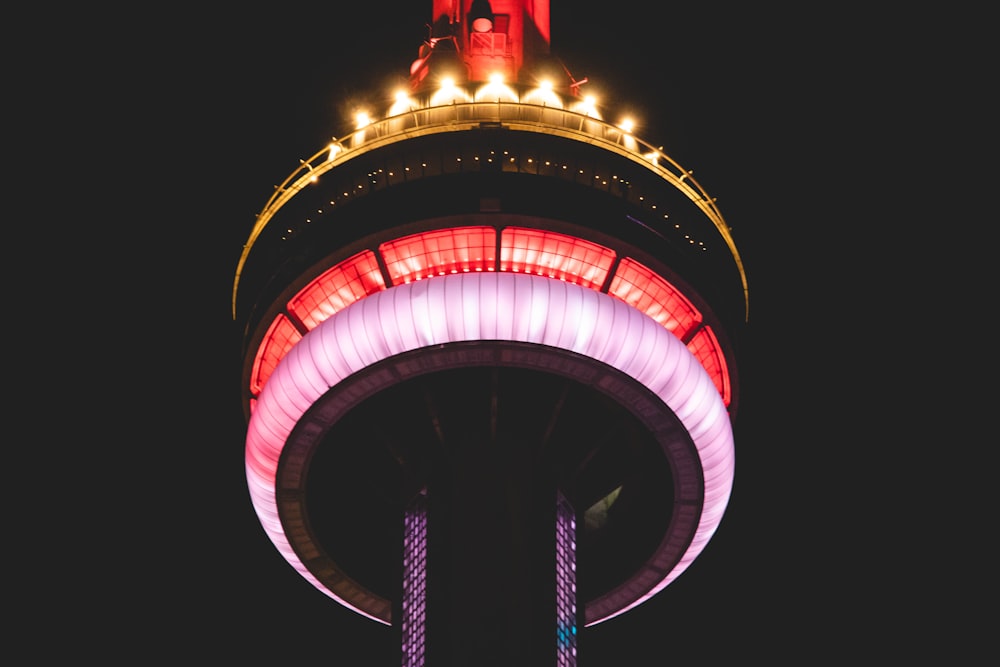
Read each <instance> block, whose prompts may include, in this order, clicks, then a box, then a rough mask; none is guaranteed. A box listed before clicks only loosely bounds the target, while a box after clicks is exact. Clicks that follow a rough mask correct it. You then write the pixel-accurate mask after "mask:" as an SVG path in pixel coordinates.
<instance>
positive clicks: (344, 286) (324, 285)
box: [288, 250, 385, 330]
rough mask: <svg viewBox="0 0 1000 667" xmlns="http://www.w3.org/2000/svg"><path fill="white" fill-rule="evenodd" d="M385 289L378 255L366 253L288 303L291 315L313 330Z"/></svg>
mask: <svg viewBox="0 0 1000 667" xmlns="http://www.w3.org/2000/svg"><path fill="white" fill-rule="evenodd" d="M384 289H385V281H384V280H382V272H381V271H380V270H379V268H378V261H377V260H376V259H375V253H373V252H372V251H371V250H365V251H364V252H360V253H358V254H357V255H355V256H354V257H351V258H350V259H346V260H344V261H343V262H341V263H340V264H337V265H336V266H334V267H333V268H331V269H329V270H328V271H326V272H325V273H323V274H322V275H320V276H319V277H318V278H316V279H315V280H314V281H312V282H311V283H309V284H308V285H307V286H306V287H305V289H303V290H302V291H300V292H299V293H298V294H296V295H295V296H294V297H293V298H292V300H291V301H289V302H288V312H289V313H291V314H292V315H294V316H295V317H296V318H298V320H299V321H300V322H302V324H303V326H305V328H306V330H312V329H314V328H316V326H317V325H318V324H319V323H320V322H322V321H323V320H325V319H326V318H328V317H330V316H331V315H333V314H334V313H336V312H337V311H339V310H343V309H344V308H346V307H347V306H349V305H351V304H352V303H354V302H355V301H360V300H361V299H363V298H365V297H366V296H369V295H371V294H374V293H375V292H379V291H381V290H384Z"/></svg>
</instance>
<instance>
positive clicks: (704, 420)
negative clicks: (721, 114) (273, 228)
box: [246, 273, 734, 616]
mask: <svg viewBox="0 0 1000 667" xmlns="http://www.w3.org/2000/svg"><path fill="white" fill-rule="evenodd" d="M472 340H503V341H519V342H528V343H538V344H541V345H548V346H551V347H556V348H561V349H564V350H569V351H572V352H576V353H579V354H583V355H586V356H588V357H591V358H593V359H596V360H598V361H601V362H604V363H606V364H608V365H610V366H613V367H615V368H617V369H618V370H620V371H622V372H624V373H626V374H627V375H629V376H631V377H633V378H635V379H636V380H637V381H638V382H640V383H642V384H643V385H645V386H646V387H648V388H649V389H650V390H651V391H652V392H654V393H655V394H657V395H658V396H659V397H660V398H661V399H662V400H663V401H664V402H665V403H666V404H667V405H668V406H669V407H670V408H671V410H673V412H674V413H675V414H676V415H677V417H678V418H679V419H680V421H681V423H683V424H684V426H685V428H686V429H687V431H688V433H689V434H690V435H691V437H692V440H693V441H694V443H695V446H696V447H697V449H698V453H699V456H700V459H701V461H702V468H703V475H704V480H705V505H704V507H703V508H702V512H701V517H700V520H699V524H698V530H697V533H696V534H695V536H694V539H693V541H692V542H691V544H690V546H689V547H688V548H687V550H686V552H685V553H684V555H683V557H682V558H681V559H680V562H679V563H678V565H677V566H676V567H674V568H673V570H672V571H671V572H669V573H666V574H665V575H664V577H663V578H662V580H661V581H659V582H658V583H656V584H655V585H653V586H652V587H651V589H650V590H649V592H648V594H646V595H643V596H641V599H638V600H636V601H635V603H634V604H632V605H629V607H632V606H635V604H639V603H640V602H641V601H642V600H645V599H647V598H648V597H650V596H651V595H653V594H655V593H656V592H657V591H659V590H661V589H662V588H663V587H664V586H666V585H667V584H668V583H670V582H671V581H672V580H673V579H675V578H676V577H677V576H678V575H679V574H680V573H681V572H683V571H684V570H685V569H686V568H687V566H688V565H689V564H690V563H691V562H692V561H693V560H694V559H695V558H696V557H697V556H698V554H699V553H700V552H701V551H702V549H703V548H704V546H705V544H706V543H707V542H708V540H709V538H710V537H711V536H712V534H713V533H714V532H715V530H716V528H717V527H718V525H719V522H720V521H721V519H722V514H723V512H724V511H725V508H726V504H727V503H728V502H729V495H730V492H731V489H732V483H733V467H734V448H733V435H732V428H731V425H730V421H729V415H728V413H727V411H726V408H725V405H724V404H723V402H722V398H721V397H720V396H719V393H718V391H717V390H716V388H715V385H714V384H713V383H712V381H711V379H710V378H709V376H708V374H707V373H706V372H705V370H704V369H703V368H702V367H701V365H700V364H699V363H698V362H697V360H696V359H695V358H694V356H693V355H692V354H691V353H690V351H689V350H688V349H687V347H685V346H684V344H683V343H682V342H681V341H680V340H678V339H677V338H676V337H675V336H674V335H673V334H671V333H670V332H669V331H667V330H666V329H664V328H663V327H662V326H661V325H659V324H657V323H656V322H655V321H654V320H653V319H651V318H649V317H647V316H646V315H645V314H643V313H641V312H640V311H638V310H636V309H635V308H633V307H631V306H629V305H628V304H626V303H624V302H623V301H621V300H619V299H615V298H613V297H610V296H608V295H606V294H603V293H600V292H596V291H594V290H591V289H587V288H584V287H580V286H577V285H573V284H570V283H565V282H562V281H559V280H553V279H549V278H544V277H540V276H530V275H525V274H516V273H463V274H456V275H451V276H444V277H436V278H431V279H429V280H423V281H418V282H414V283H409V284H405V285H400V286H398V287H393V288H391V289H388V290H385V291H383V292H377V293H375V294H374V295H372V296H369V297H368V298H366V299H364V300H362V301H360V302H357V303H355V304H353V305H351V306H349V307H348V308H345V309H344V310H342V311H340V312H338V313H337V314H336V315H334V316H333V317H331V318H330V319H328V320H326V321H325V322H323V323H322V324H321V325H319V326H318V327H316V328H315V329H314V330H312V331H311V332H309V333H308V334H307V335H306V336H305V337H304V338H303V339H302V340H301V341H300V342H299V344H298V345H296V346H295V347H294V348H293V349H292V350H291V351H290V352H289V353H288V355H286V357H285V358H284V359H283V360H282V361H281V363H280V364H279V365H278V367H277V369H276V370H275V372H274V374H273V375H272V376H271V377H270V379H269V380H268V382H267V385H265V387H264V391H263V392H262V393H261V395H260V398H259V400H258V401H257V407H256V409H255V410H254V413H253V416H252V418H251V419H250V424H249V428H248V433H247V443H246V471H247V481H248V486H249V490H250V496H251V499H252V501H253V505H254V508H255V510H256V512H257V515H258V517H259V518H260V521H261V524H262V525H263V527H264V530H265V531H266V532H267V534H268V536H269V537H270V538H271V541H272V542H273V543H274V545H275V546H276V547H277V549H278V551H279V552H281V554H282V555H283V556H284V557H285V559H286V560H287V561H288V562H289V563H290V564H291V565H292V567H294V568H295V569H296V570H297V571H298V572H299V573H300V574H301V575H302V576H303V577H305V578H306V579H307V580H309V581H310V582H311V583H312V584H313V585H314V586H316V587H317V588H318V589H319V590H321V591H322V592H323V593H325V594H326V595H329V596H330V597H332V598H333V599H335V600H337V601H338V602H341V603H342V604H345V605H346V606H348V607H351V608H352V609H355V610H356V611H358V612H359V613H362V614H364V615H366V616H368V614H367V613H366V612H364V611H362V610H360V609H356V608H355V607H353V606H352V605H350V604H348V603H346V602H345V601H344V600H343V599H341V598H339V597H338V596H337V595H336V594H335V593H333V592H332V591H330V590H328V589H327V588H326V587H324V586H323V585H322V584H321V583H320V582H319V581H318V580H317V579H316V578H315V577H314V576H313V575H312V574H311V573H310V572H309V571H308V569H307V568H306V567H305V565H303V564H302V562H301V561H300V560H299V558H298V557H297V556H296V554H295V552H294V550H293V549H292V547H291V545H290V544H289V542H288V540H287V538H286V537H285V534H284V531H283V529H282V526H281V522H280V520H279V517H278V509H277V502H276V499H275V474H276V471H277V468H278V460H279V458H280V456H281V450H282V448H283V447H284V445H285V441H286V440H287V438H288V436H289V434H290V433H291V432H292V430H293V429H294V427H295V424H296V422H297V421H298V420H299V419H300V418H301V417H302V415H303V414H304V413H305V412H306V410H307V409H308V408H309V407H310V406H311V405H312V404H313V403H315V402H316V401H317V400H318V399H319V398H320V397H321V396H322V395H323V394H324V393H326V391H327V390H328V389H329V388H330V387H332V386H333V385H335V384H337V383H338V382H340V381H341V380H343V379H345V378H347V377H349V376H350V375H352V374H353V373H356V372H358V371H360V370H362V369H363V368H365V367H367V366H370V365H372V364H374V363H376V362H378V361H380V360H382V359H385V358H387V357H389V356H392V355H395V354H399V353H402V352H408V351H411V350H415V349H419V348H422V347H427V346H433V345H440V344H443V343H454V342H460V341H472ZM621 611H625V609H622V610H620V611H619V612H618V613H621Z"/></svg>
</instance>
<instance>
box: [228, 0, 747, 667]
mask: <svg viewBox="0 0 1000 667" xmlns="http://www.w3.org/2000/svg"><path fill="white" fill-rule="evenodd" d="M549 34H550V33H549V15H548V3H547V2H544V1H541V2H530V1H528V0H508V1H506V2H505V1H502V0H494V1H492V2H486V1H485V0H474V1H472V0H462V1H461V2H445V1H443V0H434V2H433V15H432V21H431V22H430V24H429V25H428V34H427V39H426V40H425V41H424V42H423V43H422V44H420V45H419V46H418V48H417V52H416V57H415V59H414V60H413V62H412V63H411V65H410V69H409V80H410V85H409V87H408V89H407V90H405V91H401V92H400V94H399V95H398V96H397V97H396V98H395V101H394V102H393V103H391V104H387V105H386V108H385V109H381V110H377V111H376V110H370V111H371V112H370V113H369V114H368V115H367V116H359V117H358V118H357V120H356V125H355V126H354V127H353V128H352V129H351V130H350V131H349V132H347V133H346V134H344V135H343V136H340V137H338V138H335V139H334V140H333V141H332V142H331V143H330V145H328V146H324V147H322V149H321V150H320V151H318V152H317V153H316V154H315V155H313V156H312V157H311V158H310V159H308V160H303V161H301V163H300V165H299V166H298V167H297V168H296V169H295V170H294V171H293V172H292V173H291V174H290V175H289V176H288V178H287V179H286V180H285V181H284V182H283V183H282V184H281V185H280V186H279V187H278V188H277V189H276V190H275V192H274V193H273V195H272V196H271V198H270V199H269V200H268V201H267V202H266V204H265V205H264V207H263V209H262V210H261V212H260V214H259V215H258V217H257V220H256V221H255V224H254V226H253V229H252V230H251V232H250V235H249V238H248V239H247V241H246V244H245V246H244V250H243V253H242V255H241V257H240V260H239V263H238V266H237V268H236V275H235V279H234V285H233V317H234V319H235V320H236V321H237V322H238V324H239V327H240V331H241V340H242V344H243V348H242V349H243V358H244V360H245V361H244V370H243V383H242V385H243V388H244V389H243V391H244V397H243V398H244V405H245V413H246V416H247V418H248V433H247V441H246V444H247V449H246V451H247V478H248V486H249V489H250V493H251V497H252V499H253V503H254V507H255V510H256V511H257V514H258V516H259V517H260V520H261V523H262V526H263V528H264V530H265V531H266V532H267V534H268V536H269V537H270V539H271V540H272V542H273V543H274V545H275V546H276V548H277V549H278V550H279V552H281V554H282V555H283V556H284V557H285V559H286V560H287V561H288V562H289V564H290V565H291V566H292V567H294V568H295V569H296V570H297V571H298V572H299V573H300V574H301V575H302V576H303V577H304V578H305V579H306V580H308V581H309V582H311V583H312V584H313V585H314V586H316V588H317V589H318V590H319V591H321V592H322V593H324V594H326V595H328V596H329V597H331V598H332V599H334V600H336V601H337V602H339V603H341V604H343V605H345V606H347V607H349V608H351V609H354V610H355V611H357V612H358V613H360V614H362V615H364V616H367V617H369V618H371V619H373V621H376V622H381V623H385V624H387V625H391V626H392V627H393V628H394V629H395V630H396V631H397V632H398V641H399V645H400V647H401V654H402V655H401V662H400V664H403V665H407V666H416V665H425V664H426V665H448V664H460V665H467V664H479V665H491V664H498V665H510V664H520V665H559V666H560V667H563V666H568V665H575V664H576V662H577V650H578V649H580V648H582V649H583V650H584V653H585V637H584V636H583V632H582V629H583V628H585V627H587V626H592V625H595V624H597V623H600V622H602V621H604V620H607V619H609V618H611V617H614V616H617V615H619V614H621V613H624V612H626V611H628V610H629V609H631V608H633V607H635V606H636V605H638V604H641V603H642V602H643V601H644V600H646V599H648V598H649V597H651V596H652V595H655V594H656V593H658V592H659V591H661V590H662V589H663V588H664V587H666V586H667V585H668V584H669V583H670V582H671V581H673V580H674V579H675V578H676V577H677V576H679V575H680V574H681V573H682V572H683V571H684V569H685V568H686V567H687V566H688V565H689V564H690V563H691V562H692V561H693V560H694V558H696V557H697V556H698V554H699V553H700V552H701V550H702V549H703V548H704V546H705V544H706V543H707V541H708V540H709V539H710V537H711V535H712V534H713V533H714V531H715V530H716V528H717V527H718V525H719V523H720V521H721V518H722V514H723V512H724V510H725V507H726V503H727V501H728V497H729V492H730V489H731V485H732V479H733V468H734V445H733V438H732V426H731V424H732V419H733V417H734V416H735V413H736V409H737V404H738V396H739V391H738V377H737V365H736V351H737V346H738V339H739V334H740V330H741V328H742V326H743V324H744V323H745V321H746V318H747V312H748V290H747V281H746V276H745V273H744V271H743V266H742V260H741V258H740V255H739V252H738V251H737V248H736V245H735V242H734V240H733V238H732V236H731V234H730V232H729V229H728V227H727V225H726V223H725V221H724V219H723V217H722V215H721V213H720V211H719V210H718V208H717V207H716V205H715V202H714V200H713V199H712V198H711V197H709V195H708V194H707V193H706V192H705V190H704V189H703V188H702V187H701V185H700V184H699V183H697V182H696V181H695V180H694V179H693V177H692V175H691V174H690V172H688V171H685V170H684V169H683V168H682V167H681V166H680V165H678V164H676V163H675V162H673V161H672V160H671V159H670V158H669V157H668V156H666V155H664V154H663V153H662V152H661V151H660V150H659V149H657V148H655V147H654V146H652V145H650V144H648V143H647V142H645V141H643V140H642V139H640V138H639V137H638V136H636V135H634V134H633V133H632V131H631V128H630V127H629V126H628V124H627V123H624V122H622V123H617V122H614V123H613V122H611V121H609V120H605V118H604V113H605V112H604V111H603V107H602V106H600V105H599V104H597V103H596V102H595V101H594V100H591V99H590V98H589V97H587V96H586V80H576V79H574V78H573V77H572V76H571V75H570V74H569V72H568V70H567V69H566V68H565V67H564V66H563V64H562V63H561V62H560V61H559V60H557V59H555V58H553V57H552V55H551V54H550V52H549V48H548V47H549ZM493 661H495V662H493Z"/></svg>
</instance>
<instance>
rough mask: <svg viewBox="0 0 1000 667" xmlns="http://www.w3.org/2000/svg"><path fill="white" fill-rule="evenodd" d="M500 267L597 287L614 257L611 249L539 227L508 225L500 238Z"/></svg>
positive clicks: (606, 273)
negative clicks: (529, 227)
mask: <svg viewBox="0 0 1000 667" xmlns="http://www.w3.org/2000/svg"><path fill="white" fill-rule="evenodd" d="M500 246H501V247H500V270H501V271H512V272H514V273H531V274H535V275H539V276H545V277H547V278H557V279H559V280H565V281H566V282H568V283H573V284H574V285H581V286H583V287H588V288H590V289H595V290H600V289H601V287H602V286H603V285H604V280H605V278H607V275H608V271H610V270H611V265H612V263H613V262H614V260H615V253H614V251H613V250H611V249H610V248H605V247H604V246H601V245H598V244H596V243H592V242H590V241H584V240H583V239H578V238H574V237H572V236H566V235H565V234H557V233H555V232H547V231H544V230H541V229H526V228H521V227H508V228H507V229H504V230H503V234H502V236H501V237H500Z"/></svg>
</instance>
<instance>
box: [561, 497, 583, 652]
mask: <svg viewBox="0 0 1000 667" xmlns="http://www.w3.org/2000/svg"><path fill="white" fill-rule="evenodd" d="M577 627H578V626H577V617H576V514H575V513H574V510H573V506H572V505H570V503H569V501H568V500H566V498H564V497H563V495H562V494H561V493H560V494H559V496H558V498H557V505H556V667H576V646H577V639H576V635H577Z"/></svg>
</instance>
